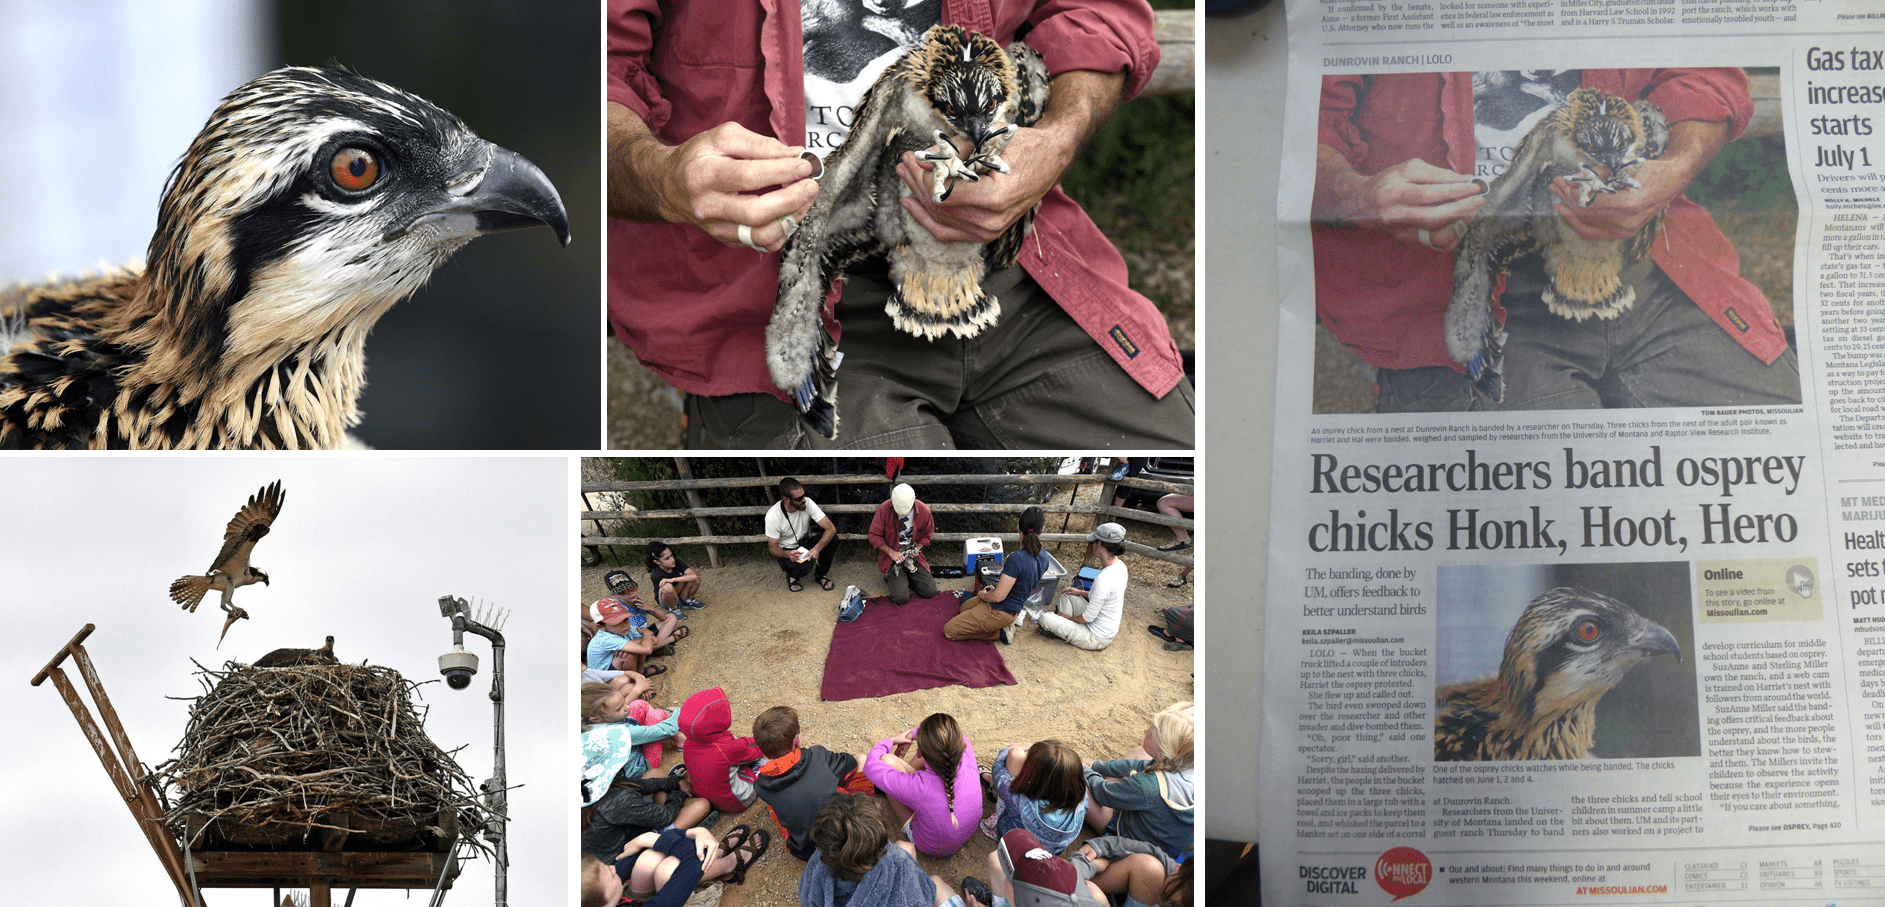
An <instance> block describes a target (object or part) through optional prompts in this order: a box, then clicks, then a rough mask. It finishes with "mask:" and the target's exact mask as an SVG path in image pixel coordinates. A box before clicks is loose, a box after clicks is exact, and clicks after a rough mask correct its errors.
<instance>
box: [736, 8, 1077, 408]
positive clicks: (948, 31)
mask: <svg viewBox="0 0 1885 907" xmlns="http://www.w3.org/2000/svg"><path fill="white" fill-rule="evenodd" d="M1047 91H1048V89H1047V65H1046V63H1044V62H1043V61H1042V60H1041V56H1040V54H1038V53H1035V52H1034V50H1033V49H1032V48H1030V47H1028V46H1027V45H1025V44H1022V43H1020V42H1016V43H1014V44H1010V45H1008V49H1007V51H1005V52H1004V51H1003V50H1002V48H1001V45H999V44H996V43H995V42H994V40H993V39H990V38H988V37H986V36H984V35H980V34H976V33H975V32H971V31H967V30H964V29H963V28H961V27H960V26H953V25H951V26H944V25H938V26H935V27H934V28H931V29H930V30H929V31H928V32H927V33H926V34H925V35H924V36H923V40H922V41H921V42H919V43H918V44H917V45H916V46H915V47H914V48H911V50H910V52H909V53H907V54H905V55H904V56H903V57H902V58H901V59H899V60H897V62H895V63H892V64H891V65H890V68H888V69H886V70H884V72H883V75H881V76H879V77H878V79H877V82H876V84H874V85H872V86H871V88H870V91H868V92H865V94H864V99H863V100H862V101H861V102H859V104H858V108H857V109H858V113H857V119H856V120H855V121H854V122H853V123H852V125H851V131H850V132H848V133H846V134H845V138H844V142H843V143H842V144H840V145H839V146H838V147H837V148H836V149H835V150H833V151H832V152H831V155H830V156H829V157H828V158H826V160H825V162H824V172H823V175H822V177H821V178H820V179H819V188H818V198H817V200H815V201H813V202H812V207H811V210H810V211H807V212H806V214H805V220H804V221H803V222H802V223H801V224H799V225H798V228H797V230H796V232H793V233H792V235H791V237H790V238H789V239H787V240H786V244H785V248H784V250H783V252H784V260H783V261H782V262H781V263H780V266H779V300H778V303H777V305H776V306H775V307H774V308H773V312H772V322H771V324H769V325H768V326H767V327H766V365H767V367H768V369H770V371H771V373H772V382H773V384H775V385H777V386H778V387H779V388H780V389H781V390H785V391H788V392H790V393H791V394H792V399H793V401H794V402H795V403H796V404H797V405H798V408H799V411H800V412H802V413H804V414H805V417H806V419H807V420H808V421H809V422H810V423H811V424H812V427H813V428H815V429H817V430H818V431H819V432H820V433H822V434H823V435H824V436H825V437H827V438H835V437H837V435H838V414H837V403H838V387H837V384H838V375H837V368H838V352H837V344H835V343H833V342H832V340H831V335H830V334H829V333H827V332H826V331H825V326H824V320H823V317H822V314H823V312H824V308H825V295H826V292H827V291H828V290H830V289H831V285H832V284H833V283H834V282H836V281H838V280H840V279H842V278H843V277H844V274H845V271H846V269H848V268H850V267H851V266H853V265H855V264H857V263H858V262H860V261H863V260H864V259H866V258H869V257H871V256H872V255H879V254H881V255H884V256H886V257H887V258H888V259H889V265H890V279H891V282H892V283H893V284H895V289H894V290H893V291H892V292H891V294H890V298H889V300H888V301H887V302H886V303H885V305H884V312H885V314H887V315H889V316H890V320H891V323H892V324H894V325H896V327H897V328H898V329H899V330H902V331H904V332H906V333H910V334H914V335H916V336H918V337H923V338H927V339H930V340H934V339H936V338H937V337H940V336H942V335H943V334H945V333H949V334H954V335H956V336H958V337H963V338H968V337H974V336H975V335H977V334H979V333H981V331H982V329H983V328H985V327H988V326H989V325H991V324H994V323H995V320H996V319H997V318H998V317H1000V315H1001V308H1000V306H998V305H997V304H996V300H995V299H994V297H991V296H988V295H986V294H984V293H983V292H982V276H983V274H985V273H986V272H987V271H988V270H989V269H1000V268H1006V267H1010V266H1012V265H1013V264H1014V263H1015V259H1016V257H1017V256H1019V255H1020V254H1021V240H1022V239H1023V238H1024V237H1026V236H1027V233H1028V230H1029V229H1031V228H1032V226H1033V224H1034V214H1033V212H1031V211H1030V212H1029V213H1027V214H1025V215H1022V217H1021V218H1020V219H1019V220H1017V221H1015V222H1014V223H1013V224H1011V225H1010V226H1009V227H1008V229H1007V230H1006V231H1004V232H1003V233H1002V235H1001V236H998V237H996V238H995V240H994V241H993V242H991V243H988V244H987V245H982V244H978V243H970V242H941V241H939V240H937V239H936V237H934V236H932V235H930V232H929V230H928V229H926V228H925V227H923V226H922V225H921V224H919V223H917V221H916V220H915V219H914V218H912V217H911V216H910V213H909V212H907V211H905V210H903V206H902V204H901V200H902V198H903V197H904V196H906V195H909V194H910V191H909V187H908V186H906V185H905V184H904V182H903V180H902V179H901V178H900V177H898V176H897V162H898V161H900V160H901V159H902V158H903V153H904V152H906V151H911V152H916V154H917V156H918V157H919V158H921V159H923V160H926V161H931V162H934V163H935V168H934V170H932V171H931V173H932V177H931V181H932V185H931V193H930V194H931V197H932V198H934V199H935V200H936V201H938V202H940V201H942V200H943V199H945V198H948V197H949V193H950V192H951V191H953V190H954V188H955V183H954V181H955V180H957V179H965V180H968V181H970V182H975V181H978V180H980V179H981V178H982V176H983V175H984V174H986V173H989V172H991V171H993V172H996V173H1007V172H1008V171H1009V168H1008V164H1007V162H1005V161H1003V160H1002V159H1001V157H1000V156H999V155H1000V154H1001V152H1002V151H1003V150H1005V149H1006V148H1007V147H1008V142H1009V141H1010V140H1011V139H1013V138H1014V134H1015V132H1016V130H1017V129H1018V128H1019V127H1021V126H1031V125H1033V124H1034V123H1035V122H1036V121H1038V120H1039V119H1040V117H1041V113H1042V112H1043V111H1045V110H1046V108H1047ZM955 139H961V140H963V141H964V142H965V143H966V144H967V145H968V147H969V149H970V151H969V153H968V156H967V157H964V156H962V154H961V153H960V151H959V150H958V149H957V147H956V145H955V142H954V140H955ZM932 149H933V150H932Z"/></svg>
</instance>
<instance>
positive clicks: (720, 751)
mask: <svg viewBox="0 0 1885 907" xmlns="http://www.w3.org/2000/svg"><path fill="white" fill-rule="evenodd" d="M732 726H733V703H731V702H729V701H728V700H727V694H726V691H725V690H723V689H721V688H719V687H714V688H713V689H710V690H701V691H700V692H698V693H695V694H694V695H692V696H689V697H687V701H686V702H684V703H681V734H682V735H683V736H685V737H686V738H687V745H686V746H685V747H682V749H681V761H682V762H683V763H685V764H686V765H687V777H688V778H690V779H692V781H693V782H694V793H695V794H697V795H699V796H702V797H706V798H707V801H708V802H710V803H712V804H713V806H714V808H715V809H717V810H720V811H721V812H723V813H736V812H739V811H741V810H743V809H745V808H746V807H747V806H748V805H750V804H747V803H741V802H740V801H739V799H738V798H737V797H734V796H733V785H732V784H731V783H729V781H728V777H729V775H730V774H731V773H732V771H733V766H735V765H739V764H741V763H745V762H751V761H753V760H755V759H758V758H760V757H761V756H764V755H765V754H764V753H761V752H760V751H759V746H758V744H756V743H754V742H753V738H751V737H735V736H733V735H732V734H729V733H727V728H729V727H732Z"/></svg>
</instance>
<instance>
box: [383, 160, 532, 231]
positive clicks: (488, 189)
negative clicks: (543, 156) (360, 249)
mask: <svg viewBox="0 0 1885 907" xmlns="http://www.w3.org/2000/svg"><path fill="white" fill-rule="evenodd" d="M448 191H451V192H452V193H453V195H454V196H455V197H453V198H452V199H451V200H450V201H447V202H446V203H444V204H442V205H439V206H437V207H434V208H431V209H428V210H426V211H422V212H420V213H419V215H418V216H417V217H414V218H413V219H412V220H411V221H410V222H409V223H407V224H405V225H404V226H402V227H399V228H398V229H395V230H393V231H391V232H389V233H387V234H386V236H385V237H384V238H385V239H388V240H392V239H397V238H398V237H400V236H402V235H404V234H405V233H406V231H408V230H411V229H412V228H414V227H417V226H420V225H421V224H426V223H437V224H438V225H439V226H440V227H442V228H443V230H444V231H445V232H447V233H457V234H462V235H465V236H483V235H485V234H487V233H504V232H507V231H510V230H524V229H528V228H530V227H536V226H545V227H549V228H550V229H552V230H554V231H556V238H557V239H558V240H560V241H561V242H562V243H563V245H565V246H568V245H569V213H568V212H567V211H565V210H564V209H563V198H562V196H560V195H558V194H557V193H556V186H554V185H552V184H551V183H550V178H549V177H547V176H545V175H544V174H543V171H542V170H540V169H538V167H537V165H536V164H533V163H531V162H530V161H529V159H527V158H525V157H524V156H523V155H521V154H518V153H517V152H515V151H512V150H510V149H508V148H501V147H499V146H497V145H492V146H491V159H490V162H489V163H488V164H487V165H486V166H485V168H484V174H483V176H482V177H481V178H479V179H478V180H477V182H476V183H474V184H471V185H469V186H464V187H462V188H461V187H460V186H459V185H458V184H456V183H454V186H453V188H452V189H451V190H448ZM459 193H462V194H459Z"/></svg>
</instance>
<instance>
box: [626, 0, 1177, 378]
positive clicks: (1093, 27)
mask: <svg viewBox="0 0 1885 907" xmlns="http://www.w3.org/2000/svg"><path fill="white" fill-rule="evenodd" d="M942 22H943V24H945V25H962V26H964V27H967V28H969V29H972V30H974V31H978V32H981V33H983V34H987V35H990V36H992V37H994V38H995V39H996V40H997V41H999V42H1000V43H1002V44H1003V45H1006V44H1008V43H1009V42H1011V41H1013V40H1014V37H1015V32H1016V31H1017V30H1018V29H1020V28H1021V27H1022V26H1024V25H1027V26H1031V30H1030V31H1029V32H1028V33H1027V38H1026V40H1027V43H1028V44H1029V46H1031V47H1033V48H1034V49H1035V50H1038V51H1040V52H1041V54H1042V56H1043V57H1044V58H1045V59H1046V61H1047V68H1048V72H1049V73H1050V74H1056V75H1057V74H1059V73H1062V72H1067V71H1071V70H1091V71H1095V72H1106V73H1112V72H1121V71H1123V72H1125V73H1126V96H1127V97H1131V96H1133V95H1135V94H1137V93H1138V92H1139V90H1140V89H1142V88H1144V87H1145V83H1146V81H1147V80H1148V79H1150V78H1151V76H1152V71H1153V70H1154V69H1156V68H1157V67H1158V58H1159V51H1158V43H1157V42H1156V41H1155V40H1154V39H1153V37H1152V11H1151V8H1150V7H1149V6H1147V5H1146V3H1145V2H1144V0H1045V2H1039V3H1036V2H1032V0H944V2H943V11H942ZM608 27H609V73H608V99H609V100H610V101H613V102H616V103H620V104H622V105H624V106H626V107H628V109H630V110H632V111H634V112H635V113H636V114H637V115H638V116H640V117H641V118H642V120H643V121H644V122H646V123H647V124H648V128H649V129H651V130H653V131H654V132H655V133H656V134H657V135H659V136H660V137H661V138H662V139H663V140H665V141H668V142H672V143H679V142H682V141H685V140H686V139H687V138H688V137H690V136H693V135H694V134H696V133H699V132H702V131H705V130H707V129H709V128H712V127H714V126H717V125H719V124H721V123H725V122H735V123H738V124H740V125H741V126H743V127H745V128H746V129H749V130H751V131H753V132H756V133H758V134H760V135H767V136H772V137H774V138H777V139H779V140H780V141H783V142H785V143H786V144H788V145H798V144H801V143H803V142H804V141H805V139H804V136H805V87H804V82H803V78H802V74H803V72H804V60H803V54H804V41H803V37H802V34H801V25H800V18H799V3H798V0H760V2H757V3H698V2H695V3H687V2H674V0H668V2H656V0H610V2H609V24H608ZM1050 106H1051V102H1050ZM1034 229H1035V235H1034V236H1030V237H1029V238H1028V240H1027V242H1026V243H1025V245H1024V248H1023V251H1022V254H1021V262H1020V263H1021V265H1022V267H1023V268H1025V269H1026V270H1027V272H1028V274H1029V275H1030V276H1032V277H1033V278H1034V280H1035V281H1036V282H1038V283H1039V284H1040V285H1041V287H1042V288H1044V289H1045V290H1046V291H1047V293H1048V295H1050V296H1052V297H1053V298H1054V301H1056V302H1057V303H1059V304H1060V306H1061V308H1063V309H1065V310H1066V311H1067V314H1069V315H1071V316H1072V317H1073V319H1074V321H1075V322H1077V323H1078V324H1079V325H1080V326H1081V328H1082V329H1084V330H1085V331H1086V332H1087V333H1088V334H1089V335H1091V336H1092V337H1093V339H1094V342H1095V343H1098V344H1099V345H1100V346H1101V347H1102V348H1103V349H1105V350H1106V351H1107V352H1108V353H1110V354H1111V355H1112V357H1113V360H1114V361H1115V362H1117V363H1119V365H1120V367H1121V368H1124V369H1125V370H1126V372H1127V373H1128V374H1130V375H1131V376H1132V377H1133V379H1134V380H1135V381H1137V382H1138V383H1139V384H1140V385H1141V386H1143V387H1144V388H1145V389H1146V390H1147V391H1150V392H1151V393H1152V394H1154V395H1155V396H1159V397H1163V396H1164V395H1165V394H1166V393H1168V392H1169V391H1171V389H1172V388H1174V387H1176V386H1177V385H1178V381H1179V379H1180V378H1182V377H1183V376H1184V369H1183V363H1182V362H1181V360H1180V359H1179V356H1178V347H1177V345H1176V344H1174V343H1173V342H1172V338H1171V333H1170V331H1169V330H1168V329H1167V328H1166V325H1165V319H1164V317H1163V316H1162V315H1160V314H1159V311H1158V309H1157V307H1156V306H1154V305H1153V304H1152V303H1151V301H1150V300H1148V299H1146V298H1145V297H1143V296H1140V295H1139V294H1138V293H1135V292H1133V291H1132V290H1131V289H1129V288H1128V287H1127V285H1126V264H1125V261H1124V260H1123V259H1121V258H1120V257H1119V253H1118V252H1117V251H1116V250H1115V249H1114V248H1113V246H1112V244H1111V243H1110V242H1108V241H1107V239H1106V237H1105V236H1104V235H1103V234H1101V233H1100V231H1099V228H1098V227H1096V226H1094V224H1093V221H1092V220H1091V219H1090V218H1088V217H1087V215H1086V212H1085V211H1083V210H1081V209H1080V206H1079V205H1078V204H1076V203H1075V202H1074V201H1073V199H1071V198H1068V197H1067V195H1066V193H1065V192H1063V191H1061V189H1060V188H1059V187H1058V186H1056V187H1055V188H1054V189H1053V190H1052V191H1050V192H1048V193H1047V195H1046V196H1045V197H1044V198H1042V199H1041V209H1040V213H1039V214H1038V215H1037V216H1036V218H1035V221H1034ZM778 295H779V258H778V256H777V255H756V254H754V253H753V252H752V251H751V250H748V249H743V248H730V247H727V246H724V245H721V244H720V243H719V242H718V241H717V240H715V239H713V238H712V237H710V236H708V235H706V234H705V233H702V232H701V231H700V230H698V229H696V228H694V227H692V226H688V225H681V224H669V223H641V222H634V221H628V220H623V219H621V218H610V219H609V321H610V323H611V325H612V326H613V328H614V331H615V335H616V336H617V337H619V338H621V339H622V341H623V342H624V343H627V344H628V346H629V348H630V349H633V350H634V351H635V355H636V357H637V358H639V359H640V360H641V361H642V363H643V364H645V365H647V366H648V367H649V368H652V369H654V370H655V372H657V373H658V374H660V375H661V377H662V378H664V379H666V380H667V381H668V383H669V384H672V385H674V386H675V387H677V388H679V389H681V390H683V391H687V392H689V393H696V394H705V395H709V396H720V395H725V394H737V393H769V394H772V395H774V396H776V397H779V398H780V399H782V400H783V399H786V396H785V394H784V392H783V391H781V390H779V389H778V388H776V387H774V386H773V385H772V379H771V378H770V376H769V375H768V373H767V371H766V356H765V343H766V337H765V330H766V322H767V321H768V320H769V319H770V318H771V317H772V309H773V305H774V303H775V302H776V301H777V299H778ZM833 298H835V296H834V297H833ZM825 323H826V328H827V329H828V330H830V331H831V333H832V335H833V336H834V337H837V336H839V330H838V324H837V321H836V320H835V319H833V318H832V317H831V316H830V314H829V310H827V314H826V321H825Z"/></svg>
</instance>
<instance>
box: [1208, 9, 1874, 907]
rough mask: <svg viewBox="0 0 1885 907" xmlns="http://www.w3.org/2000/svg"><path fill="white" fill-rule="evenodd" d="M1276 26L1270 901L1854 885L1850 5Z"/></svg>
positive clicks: (1867, 343)
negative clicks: (1278, 132)
mask: <svg viewBox="0 0 1885 907" xmlns="http://www.w3.org/2000/svg"><path fill="white" fill-rule="evenodd" d="M1288 17H1289V42H1290V43H1289V54H1290V66H1289V79H1288V86H1287V91H1288V99H1287V110H1286V114H1285V123H1284V130H1283V153H1282V158H1283V162H1282V172H1283V174H1284V176H1283V178H1282V180H1281V182H1280V184H1279V191H1278V201H1277V206H1278V211H1277V216H1278V229H1277V237H1278V245H1279V259H1280V279H1279V284H1280V289H1281V298H1280V308H1281V319H1280V329H1279V332H1278V346H1279V356H1278V360H1279V365H1278V370H1277V398H1276V404H1275V413H1276V426H1277V429H1276V443H1275V449H1274V454H1273V465H1272V478H1271V488H1272V496H1273V497H1272V501H1273V513H1272V525H1271V536H1270V568H1269V581H1268V599H1267V609H1266V612H1265V630H1264V636H1265V640H1264V664H1265V669H1266V670H1265V677H1264V684H1263V686H1264V690H1263V703H1262V710H1261V722H1262V742H1261V747H1260V752H1259V753H1258V754H1257V763H1256V766H1253V771H1257V772H1258V773H1259V785H1260V789H1261V802H1260V807H1259V809H1260V815H1259V816H1258V827H1259V828H1260V830H1261V835H1260V839H1259V842H1258V843H1259V846H1260V850H1261V860H1262V878H1263V883H1262V884H1263V889H1264V890H1263V895H1264V897H1265V899H1266V900H1268V901H1270V902H1272V903H1275V904H1302V905H1327V904H1387V903H1397V904H1398V903H1405V904H1409V905H1420V904H1429V905H1476V904H1593V903H1602V904H1617V905H1622V904H1698V905H1702V904H1814V905H1832V904H1839V905H1846V904H1885V605H1882V604H1881V602H1880V589H1881V587H1885V356H1881V355H1880V352H1881V351H1882V350H1885V340H1879V339H1877V337H1878V336H1879V335H1878V333H1877V331H1878V329H1879V327H1881V326H1885V276H1881V275H1885V268H1882V267H1881V258H1882V257H1885V239H1882V238H1881V236H1882V232H1885V183H1882V182H1881V172H1882V171H1885V158H1881V157H1880V155H1878V154H1874V153H1873V147H1874V144H1875V143H1874V137H1875V136H1876V135H1878V134H1880V132H1879V130H1885V6H1880V5H1878V4H1874V3H1866V2H1858V0H1849V2H1840V0H1629V2H1617V0H1431V2H1423V0H1319V2H1318V0H1311V2H1302V3H1292V4H1290V7H1289V10H1288ZM1881 151H1882V152H1885V147H1882V148H1881ZM1302 351H1312V353H1311V354H1310V355H1303V352H1302ZM1219 758H1222V756H1219Z"/></svg>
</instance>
